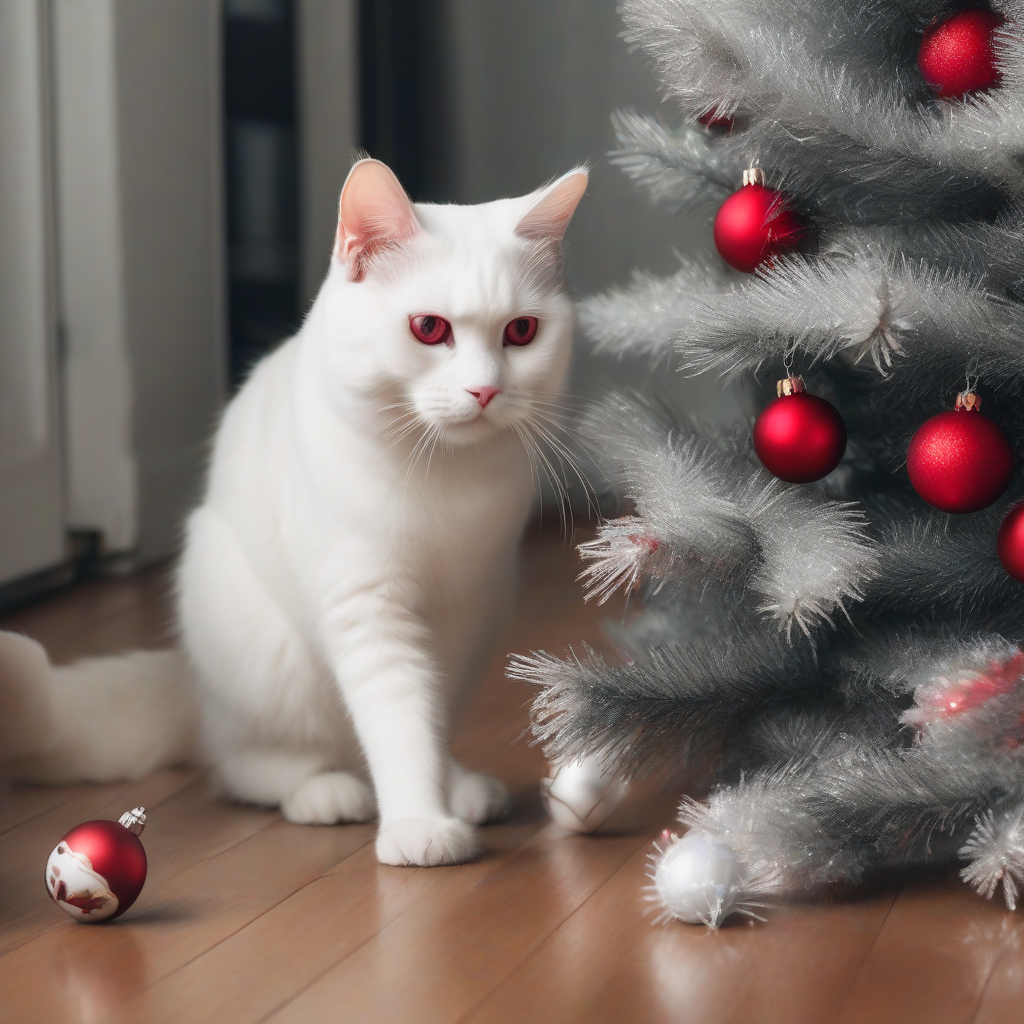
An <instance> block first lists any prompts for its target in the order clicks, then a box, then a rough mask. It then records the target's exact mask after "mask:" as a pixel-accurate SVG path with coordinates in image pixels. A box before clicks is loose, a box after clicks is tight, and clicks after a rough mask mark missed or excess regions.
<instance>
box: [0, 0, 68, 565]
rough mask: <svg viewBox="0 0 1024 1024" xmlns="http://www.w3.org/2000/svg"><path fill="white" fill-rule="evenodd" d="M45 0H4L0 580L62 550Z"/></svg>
mask: <svg viewBox="0 0 1024 1024" xmlns="http://www.w3.org/2000/svg"><path fill="white" fill-rule="evenodd" d="M47 9H48V5H47V3H46V0H0V584H5V583H9V582H11V581H12V580H16V579H18V578H20V577H23V576H28V575H31V574H33V573H35V572H39V571H42V570H44V569H48V568H51V567H52V566H55V565H57V564H58V563H60V562H61V561H63V559H64V555H65V547H64V545H65V541H64V521H63V520H64V513H63V499H62V494H61V462H60V430H59V419H58V407H57V394H58V389H57V377H56V317H55V315H54V308H55V288H54V280H53V244H52V242H53V230H52V228H53V225H52V221H51V189H50V180H51V179H50V162H49V124H48V116H47V115H48V96H47V81H48V75H49V69H48V54H47V39H48V35H49V33H48V26H47V20H46V13H47Z"/></svg>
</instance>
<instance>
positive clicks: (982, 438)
mask: <svg viewBox="0 0 1024 1024" xmlns="http://www.w3.org/2000/svg"><path fill="white" fill-rule="evenodd" d="M907 472H908V473H909V474H910V482H911V483H912V484H913V485H914V490H915V491H917V493H918V494H920V495H921V497H922V498H924V500H925V501H927V502H928V504H929V505H934V506H935V508H938V509H941V510H942V511H943V512H954V513H966V512H978V511H980V510H981V509H983V508H987V507H988V506H989V505H991V504H992V502H994V501H995V500H996V499H997V498H998V497H999V496H1000V495H1001V494H1002V493H1003V491H1005V490H1006V488H1007V485H1008V484H1009V483H1010V476H1011V475H1012V473H1013V450H1012V449H1011V448H1010V443H1009V441H1007V440H1006V436H1005V435H1004V434H1003V432H1002V430H1000V428H999V427H998V425H997V424H995V423H993V422H992V420H990V419H989V418H988V417H987V416H983V415H982V414H981V399H980V398H979V397H978V396H977V395H976V394H974V392H972V391H964V392H962V393H961V394H959V395H957V397H956V408H955V409H950V410H947V411H946V412H940V413H939V414H938V416H933V417H932V418H931V419H930V420H928V421H927V422H925V423H924V424H922V426H921V427H920V429H919V430H918V431H917V433H916V434H915V435H914V437H913V440H911V442H910V448H909V449H908V450H907Z"/></svg>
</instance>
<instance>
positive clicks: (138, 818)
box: [117, 807, 146, 835]
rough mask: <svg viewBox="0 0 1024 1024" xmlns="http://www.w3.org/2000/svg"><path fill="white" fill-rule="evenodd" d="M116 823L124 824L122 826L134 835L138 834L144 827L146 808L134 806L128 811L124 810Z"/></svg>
mask: <svg viewBox="0 0 1024 1024" xmlns="http://www.w3.org/2000/svg"><path fill="white" fill-rule="evenodd" d="M117 823H118V825H124V827H125V828H126V829H128V831H129V832H131V833H133V834H134V835H139V834H140V833H141V832H142V830H143V829H144V828H145V827H146V808H145V807H134V808H132V810H130V811H125V812H124V814H122V815H121V817H120V818H118V819H117Z"/></svg>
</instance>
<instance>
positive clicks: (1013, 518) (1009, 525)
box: [996, 503, 1024, 583]
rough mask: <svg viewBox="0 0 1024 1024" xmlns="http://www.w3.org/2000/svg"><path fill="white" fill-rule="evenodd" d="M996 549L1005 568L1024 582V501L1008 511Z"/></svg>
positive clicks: (1018, 580) (1000, 529) (997, 539)
mask: <svg viewBox="0 0 1024 1024" xmlns="http://www.w3.org/2000/svg"><path fill="white" fill-rule="evenodd" d="M996 551H997V552H998V553H999V561H1000V562H1002V563H1003V568H1004V569H1005V570H1006V571H1007V572H1008V573H1009V574H1010V575H1011V576H1012V577H1013V578H1014V579H1015V580H1016V581H1017V582H1018V583H1024V503H1022V504H1020V505H1015V506H1014V507H1013V508H1011V509H1010V511H1009V512H1007V513H1006V517H1005V518H1004V519H1003V523H1002V525H1001V526H1000V527H999V533H998V534H997V535H996Z"/></svg>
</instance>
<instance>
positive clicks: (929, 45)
mask: <svg viewBox="0 0 1024 1024" xmlns="http://www.w3.org/2000/svg"><path fill="white" fill-rule="evenodd" d="M1002 23H1003V19H1002V17H1001V16H1000V15H998V14H994V13H993V12H992V11H985V10H981V9H978V8H970V9H968V10H966V11H960V13H959V14H954V15H953V17H951V18H948V19H947V20H946V21H943V22H939V23H937V24H932V25H930V26H929V27H928V28H927V29H926V30H925V33H924V38H923V39H922V40H921V49H920V50H919V51H918V54H917V66H918V67H919V68H920V69H921V74H922V75H923V76H924V80H925V81H926V82H927V83H928V85H929V86H931V88H932V89H933V90H934V92H935V95H936V96H939V97H940V98H942V99H944V100H952V99H959V98H960V97H961V96H964V95H965V94H967V93H969V92H983V91H984V90H985V89H990V88H992V86H993V85H996V84H997V83H998V81H999V71H998V69H997V68H996V57H995V53H994V51H993V49H992V33H993V32H994V31H995V29H996V28H997V27H998V26H999V25H1001V24H1002Z"/></svg>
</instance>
